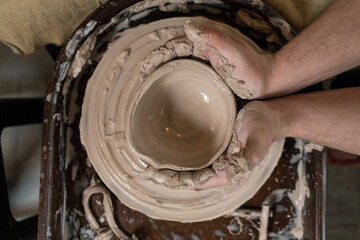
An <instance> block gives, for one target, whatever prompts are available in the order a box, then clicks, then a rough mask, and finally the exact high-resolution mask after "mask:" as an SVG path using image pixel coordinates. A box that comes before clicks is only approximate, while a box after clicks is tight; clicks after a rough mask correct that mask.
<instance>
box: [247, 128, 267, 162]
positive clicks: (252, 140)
mask: <svg viewBox="0 0 360 240" xmlns="http://www.w3.org/2000/svg"><path fill="white" fill-rule="evenodd" d="M270 144H271V143H269V141H268V140H267V139H266V137H265V136H264V134H263V133H261V132H260V131H257V132H255V133H253V134H251V136H249V137H248V138H247V141H246V144H245V148H244V157H245V158H246V159H247V160H248V162H249V164H250V166H252V167H255V166H256V165H258V164H259V163H260V162H261V161H263V160H264V158H265V155H266V153H267V152H268V149H269V146H270Z"/></svg>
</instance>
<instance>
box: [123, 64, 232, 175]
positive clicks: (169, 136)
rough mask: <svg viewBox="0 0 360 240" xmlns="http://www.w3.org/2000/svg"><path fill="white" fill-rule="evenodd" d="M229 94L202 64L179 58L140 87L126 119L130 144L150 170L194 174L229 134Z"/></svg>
mask: <svg viewBox="0 0 360 240" xmlns="http://www.w3.org/2000/svg"><path fill="white" fill-rule="evenodd" d="M235 115H236V103H235V98H234V95H233V93H232V91H231V90H230V89H229V87H228V86H227V85H226V84H225V82H223V80H222V78H221V77H220V76H219V75H218V74H217V73H216V72H215V70H214V69H213V68H211V67H210V66H208V65H207V64H205V63H202V62H199V61H195V60H191V59H179V60H174V61H170V62H168V63H167V64H165V65H163V66H161V67H160V68H158V69H157V70H156V71H154V72H153V73H152V74H151V75H150V76H149V77H148V78H147V79H146V81H145V82H144V84H143V85H142V86H141V88H140V91H139V93H138V95H137V99H136V101H135V103H134V105H133V111H132V114H131V119H130V127H129V129H130V131H129V133H130V137H129V140H130V144H131V146H132V147H133V148H134V150H135V151H136V152H137V153H138V154H141V155H142V156H143V159H145V160H146V161H147V162H149V163H150V164H151V165H152V166H153V167H155V168H168V169H173V170H180V171H181V170H197V169H201V168H204V167H207V166H209V165H211V164H212V163H213V162H214V161H215V159H216V158H218V157H219V156H220V155H221V154H222V153H223V152H224V151H225V149H226V148H227V146H228V145H229V142H230V138H231V136H232V130H233V125H234V121H235Z"/></svg>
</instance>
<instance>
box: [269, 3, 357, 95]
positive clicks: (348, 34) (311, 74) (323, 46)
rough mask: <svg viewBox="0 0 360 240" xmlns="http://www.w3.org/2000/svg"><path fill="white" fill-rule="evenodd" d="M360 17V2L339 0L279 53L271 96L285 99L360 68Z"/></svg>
mask: <svg viewBox="0 0 360 240" xmlns="http://www.w3.org/2000/svg"><path fill="white" fill-rule="evenodd" d="M359 16H360V1H359V0H339V1H338V2H336V3H334V4H333V5H332V6H331V7H330V8H329V9H328V10H327V11H326V12H325V13H324V14H323V15H322V16H320V17H319V18H318V19H317V20H316V21H315V22H314V23H313V24H312V25H310V26H309V27H308V28H307V29H305V30H304V31H303V32H301V33H300V34H299V35H298V36H297V37H296V38H295V39H293V40H292V41H290V42H289V43H288V44H287V45H285V46H284V47H283V48H282V49H281V50H280V51H279V52H277V53H276V54H275V58H274V64H273V68H272V72H271V74H269V82H270V88H271V89H269V92H270V94H269V95H271V96H281V95H285V94H288V93H290V92H294V91H297V90H300V89H302V88H304V87H306V86H309V85H311V84H314V83H316V82H319V81H322V80H325V79H327V78H329V77H332V76H334V75H337V74H339V73H341V72H343V71H346V70H348V69H350V68H353V67H355V66H357V65H359V64H360V38H359V36H360V27H359V26H360V18H359Z"/></svg>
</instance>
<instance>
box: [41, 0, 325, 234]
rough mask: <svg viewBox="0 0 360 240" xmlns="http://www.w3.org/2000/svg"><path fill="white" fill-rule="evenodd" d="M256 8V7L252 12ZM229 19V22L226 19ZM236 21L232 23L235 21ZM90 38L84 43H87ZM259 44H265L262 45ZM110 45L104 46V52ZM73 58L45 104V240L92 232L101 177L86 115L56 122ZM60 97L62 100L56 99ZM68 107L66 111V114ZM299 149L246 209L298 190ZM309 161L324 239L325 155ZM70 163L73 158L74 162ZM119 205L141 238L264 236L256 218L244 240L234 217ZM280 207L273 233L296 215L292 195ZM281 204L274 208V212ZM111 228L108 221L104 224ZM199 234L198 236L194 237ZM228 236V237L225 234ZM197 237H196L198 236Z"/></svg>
mask: <svg viewBox="0 0 360 240" xmlns="http://www.w3.org/2000/svg"><path fill="white" fill-rule="evenodd" d="M134 2H137V1H134V0H131V1H115V0H114V1H109V2H108V3H107V4H105V5H104V6H103V7H102V8H100V9H99V10H97V11H96V12H95V13H94V14H92V15H91V16H90V17H89V18H88V19H87V20H85V21H84V23H83V24H82V25H81V26H80V27H83V26H85V24H86V23H87V21H89V20H91V19H93V20H96V21H97V26H99V25H100V24H101V23H106V22H107V21H109V19H110V18H111V17H112V16H114V15H115V14H116V13H118V12H119V11H121V10H122V9H123V8H125V7H126V6H129V5H131V4H132V3H134ZM226 2H233V3H234V2H236V5H237V6H241V7H244V8H247V9H252V8H251V6H250V5H249V4H248V3H247V1H226ZM252 10H254V9H252ZM254 11H256V12H257V13H259V14H261V15H263V16H269V15H271V16H273V15H276V13H275V12H273V11H271V9H269V8H268V7H266V8H265V10H264V11H263V12H259V11H257V10H254ZM224 21H227V20H224ZM229 21H230V20H229ZM83 40H84V39H82V41H83ZM256 42H257V43H258V44H259V45H261V44H264V43H263V42H261V41H260V40H259V41H256ZM105 49H106V45H104V46H103V50H105ZM72 57H73V56H71V57H70V59H69V58H67V57H66V56H65V52H64V49H63V50H62V52H61V54H60V56H59V58H58V59H57V65H56V67H55V69H54V71H53V73H52V78H51V83H50V86H49V90H48V93H51V94H52V97H53V99H52V101H51V102H45V109H44V123H43V146H46V151H43V152H42V166H41V173H42V178H41V189H40V192H41V194H40V206H39V230H38V238H39V239H47V238H53V239H62V238H63V237H64V232H67V233H68V234H69V235H68V236H73V237H75V236H77V237H79V238H80V231H79V229H80V228H81V227H85V228H89V227H88V225H87V221H86V219H85V218H84V217H83V216H81V214H79V213H77V212H80V213H81V212H83V208H82V206H81V194H82V192H83V190H84V189H85V188H86V187H87V186H88V185H89V181H90V178H91V176H92V175H93V174H95V172H94V169H93V168H91V167H88V165H87V162H86V161H87V160H86V158H87V155H86V152H85V151H84V150H83V148H82V147H81V143H80V139H79V136H80V135H79V128H78V124H79V119H80V114H81V112H79V113H77V115H76V118H75V122H74V123H73V124H72V125H70V126H67V125H66V124H65V123H64V122H63V121H62V120H61V119H60V120H57V119H56V118H54V114H55V113H63V112H64V111H66V112H69V111H71V110H72V109H69V106H62V104H63V98H64V97H66V98H69V95H67V96H63V95H62V94H61V93H57V92H56V91H55V89H56V88H55V86H56V84H57V83H58V84H60V86H62V84H63V82H59V79H58V78H59V68H60V64H61V63H63V62H64V61H65V60H71V58H72ZM96 64H97V63H96V62H93V64H92V65H91V66H87V67H86V71H85V73H84V74H83V75H82V77H81V79H78V81H79V85H78V88H77V89H74V90H77V91H78V99H77V100H76V104H77V105H79V106H81V103H82V97H83V94H84V91H85V88H86V83H87V80H88V78H89V76H90V75H91V73H92V71H93V69H94V68H95V66H96ZM54 98H57V100H56V101H54ZM64 109H65V110H64ZM68 128H71V130H72V131H73V136H72V138H71V145H73V146H75V152H76V155H75V156H74V158H73V159H72V161H71V163H70V165H69V166H68V167H67V168H66V169H67V170H66V171H65V160H66V159H65V152H66V151H65V150H66V147H70V146H66V132H67V129H68ZM298 152H299V150H298V149H294V140H293V139H287V141H286V144H285V151H284V154H283V155H282V157H281V159H280V162H279V164H278V166H277V168H276V169H275V171H274V172H273V173H272V176H271V177H270V178H269V180H268V181H267V182H266V183H265V184H264V186H263V187H262V188H261V189H260V190H259V191H258V193H257V194H256V195H255V196H254V197H253V198H252V199H250V200H249V201H248V202H247V203H245V204H244V205H243V206H242V208H256V209H258V208H260V207H261V203H262V202H263V200H264V199H265V198H266V197H267V196H268V195H269V194H270V193H271V192H272V191H273V190H275V189H279V188H289V189H293V188H294V185H295V182H296V179H297V167H296V166H297V164H293V165H292V164H290V163H289V160H290V159H291V157H292V155H293V154H297V153H298ZM304 157H305V158H308V159H307V162H306V171H307V173H309V176H308V183H309V188H310V198H309V199H306V217H305V219H304V227H305V231H304V232H305V233H304V237H305V239H322V237H324V235H323V233H322V231H323V228H322V224H323V223H324V221H323V217H324V212H322V210H323V209H324V206H322V203H323V202H324V198H323V190H324V187H325V186H324V185H323V178H322V177H321V176H324V174H323V169H324V166H323V165H322V164H323V159H324V155H323V154H321V153H318V152H314V153H312V154H311V155H310V156H307V155H306V156H304ZM68 160H69V159H68ZM75 164H78V165H79V168H78V172H77V175H76V178H75V181H72V179H71V178H72V168H73V167H72V166H73V165H75ZM96 198H101V197H100V196H94V197H92V199H91V204H92V206H93V207H94V214H95V215H96V216H97V217H100V215H101V214H102V210H101V207H99V205H98V204H97V203H96V201H95V199H96ZM112 200H113V203H114V210H115V211H114V212H115V217H116V221H117V223H118V225H119V226H120V227H121V229H123V230H124V231H125V232H126V233H128V234H132V233H134V234H135V235H136V236H137V237H139V239H176V236H177V235H179V236H182V237H183V239H191V237H192V236H193V237H194V236H197V237H199V239H221V238H222V239H251V236H250V235H249V233H251V232H253V234H254V235H255V236H254V239H256V238H257V235H258V232H257V230H256V228H255V227H254V226H253V224H255V225H257V226H258V221H257V220H254V221H253V224H252V223H250V222H249V221H246V220H245V219H241V220H242V221H243V222H244V228H243V232H242V234H241V235H240V236H232V235H231V234H230V233H229V231H228V229H227V226H228V225H229V223H230V221H231V220H232V219H233V218H218V219H214V220H212V221H206V222H199V223H187V224H182V223H177V222H169V221H160V220H152V219H150V218H148V217H146V216H144V215H143V214H141V213H138V212H136V211H133V210H131V209H129V208H127V207H126V206H124V205H123V204H121V203H120V202H119V201H118V200H117V199H116V197H115V196H112ZM278 205H283V206H284V207H285V208H287V209H288V211H286V212H279V213H278V212H275V213H274V216H273V218H272V219H270V221H269V231H270V232H278V231H279V230H282V229H283V228H284V227H285V226H287V225H288V223H289V221H290V219H291V218H292V217H293V215H294V210H293V208H292V207H291V203H290V201H289V199H288V198H287V197H285V198H284V199H283V200H282V201H281V202H279V203H278ZM274 209H275V206H273V207H272V210H274ZM104 224H105V225H106V223H104ZM192 234H194V235H192ZM222 234H224V236H219V235H222ZM193 239H196V238H193Z"/></svg>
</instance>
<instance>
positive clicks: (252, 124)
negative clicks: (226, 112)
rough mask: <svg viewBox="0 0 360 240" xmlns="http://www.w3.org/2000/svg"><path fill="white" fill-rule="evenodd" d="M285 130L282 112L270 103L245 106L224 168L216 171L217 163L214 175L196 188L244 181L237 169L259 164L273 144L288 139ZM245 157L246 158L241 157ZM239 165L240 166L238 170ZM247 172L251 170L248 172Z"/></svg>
mask: <svg viewBox="0 0 360 240" xmlns="http://www.w3.org/2000/svg"><path fill="white" fill-rule="evenodd" d="M286 128H287V125H286V123H285V121H284V119H282V118H281V114H280V112H279V111H278V110H276V108H275V107H273V106H272V103H271V101H253V102H250V103H248V104H247V105H245V106H244V108H243V109H242V110H241V111H240V113H239V114H238V118H237V122H236V129H237V140H236V141H233V142H232V143H231V144H230V147H229V150H228V151H227V152H226V153H225V154H224V155H223V156H222V158H223V160H222V161H224V160H226V161H227V162H226V163H225V167H223V168H221V169H220V170H217V169H216V168H214V166H215V165H216V163H215V165H214V164H213V169H215V174H214V175H213V177H212V178H210V179H209V180H208V181H207V182H205V183H204V184H202V185H199V186H197V188H198V189H209V188H214V187H218V186H223V185H227V184H232V183H236V182H237V179H236V178H238V177H240V178H241V174H242V173H241V172H240V173H239V175H238V176H236V174H237V173H238V172H234V169H236V167H238V166H240V167H241V168H244V167H243V166H242V165H244V161H245V164H246V165H247V166H245V168H246V167H248V169H251V168H253V167H255V166H256V165H257V164H259V163H260V162H261V161H262V160H263V159H264V157H265V155H266V153H267V152H268V150H269V148H270V146H271V144H272V143H273V142H275V141H277V140H279V139H281V138H283V137H284V136H285V132H286ZM232 145H233V146H232ZM234 149H235V153H234ZM239 150H240V152H239ZM239 154H240V155H239ZM242 154H243V156H241V155H242ZM243 157H244V158H243ZM217 161H219V159H218V160H217ZM246 161H247V162H246ZM236 164H237V165H238V166H235V165H236ZM218 165H219V164H218ZM222 165H224V163H223V164H222ZM234 166H235V167H234ZM238 169H239V168H238ZM245 171H248V170H247V169H245ZM240 181H241V179H240Z"/></svg>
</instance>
